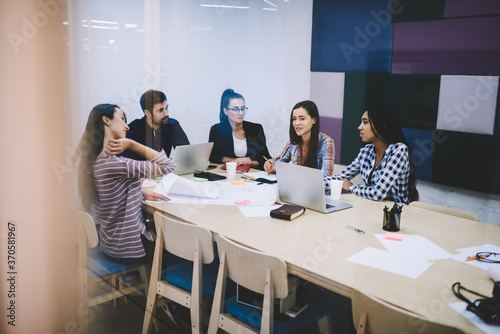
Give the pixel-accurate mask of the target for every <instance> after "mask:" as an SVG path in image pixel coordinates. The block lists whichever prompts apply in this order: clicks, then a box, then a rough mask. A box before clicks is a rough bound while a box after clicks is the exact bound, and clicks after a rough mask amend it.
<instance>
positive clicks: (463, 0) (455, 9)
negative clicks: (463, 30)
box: [444, 0, 500, 17]
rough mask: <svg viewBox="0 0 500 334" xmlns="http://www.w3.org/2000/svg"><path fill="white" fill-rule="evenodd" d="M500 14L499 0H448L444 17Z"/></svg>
mask: <svg viewBox="0 0 500 334" xmlns="http://www.w3.org/2000/svg"><path fill="white" fill-rule="evenodd" d="M495 14H500V1H498V0H474V1H471V0H448V1H446V5H445V7H444V17H461V16H479V15H495Z"/></svg>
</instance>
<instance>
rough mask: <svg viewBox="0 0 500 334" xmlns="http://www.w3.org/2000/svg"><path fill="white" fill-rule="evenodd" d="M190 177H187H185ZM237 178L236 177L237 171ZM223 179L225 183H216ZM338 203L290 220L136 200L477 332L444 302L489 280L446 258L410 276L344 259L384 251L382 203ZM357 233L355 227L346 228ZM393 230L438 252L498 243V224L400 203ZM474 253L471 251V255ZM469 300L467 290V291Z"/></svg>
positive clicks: (327, 279) (345, 291) (349, 287)
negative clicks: (457, 285)
mask: <svg viewBox="0 0 500 334" xmlns="http://www.w3.org/2000/svg"><path fill="white" fill-rule="evenodd" d="M187 177H188V178H190V177H191V178H192V175H191V176H187ZM237 178H239V176H237ZM219 182H226V181H219ZM340 200H341V201H344V202H348V203H351V204H352V205H353V206H352V207H351V208H349V209H345V210H341V211H337V212H333V213H329V214H323V213H319V212H316V211H312V210H306V212H305V213H304V214H303V215H302V216H300V217H298V218H296V219H294V220H292V221H287V220H281V219H275V218H271V217H255V218H247V217H245V215H243V214H242V212H241V211H240V210H239V209H238V206H237V205H211V204H202V203H199V204H178V203H156V202H144V210H146V211H148V212H149V213H154V212H155V211H159V212H161V213H164V214H166V215H168V216H171V217H172V218H175V219H178V220H181V221H185V222H189V223H192V224H196V225H199V226H203V227H205V228H207V229H209V230H210V231H212V233H214V234H221V235H224V236H226V237H228V238H230V239H232V240H234V241H236V242H238V243H240V244H243V245H245V246H248V247H250V248H253V249H256V250H259V251H262V252H265V253H268V254H271V255H274V256H277V257H279V258H281V259H282V260H284V261H285V262H286V264H287V266H288V271H289V273H291V274H293V275H296V276H298V277H301V278H303V279H305V280H307V281H310V282H313V283H315V284H318V285H320V286H322V287H324V288H327V289H329V290H331V291H334V292H336V293H338V294H341V295H343V296H346V297H349V298H350V297H351V293H352V291H353V290H354V289H356V290H361V291H363V292H365V293H368V294H370V295H372V296H375V297H377V298H379V299H381V300H384V301H386V302H388V303H390V304H392V305H395V306H398V307H400V308H402V309H404V310H408V311H410V312H413V313H417V314H420V315H422V316H424V317H426V318H427V319H430V320H434V321H439V322H441V323H444V324H448V325H451V326H454V327H457V328H460V329H461V330H463V331H464V332H466V333H482V331H481V330H480V329H479V328H478V327H476V326H475V325H474V324H472V322H470V321H469V320H467V319H466V318H465V317H463V316H462V315H460V314H459V313H458V312H456V311H455V310H453V309H452V308H451V307H450V306H449V305H448V304H449V303H453V302H459V301H460V300H459V299H458V298H457V297H455V296H454V294H453V292H452V289H451V286H452V284H453V283H454V282H457V281H458V282H461V283H462V285H463V286H465V287H467V288H469V289H471V290H474V291H476V292H478V293H481V294H483V295H486V296H491V295H492V290H493V281H492V280H491V279H490V278H489V276H488V273H487V272H486V271H485V270H482V269H479V268H476V267H474V266H471V265H469V264H466V263H461V262H459V261H455V260H452V259H442V260H434V261H432V262H433V265H431V266H430V267H429V268H428V269H427V270H426V271H425V272H423V273H422V274H421V275H420V276H418V277H417V278H416V279H413V278H408V277H406V276H403V275H397V274H394V273H391V272H387V271H383V270H380V269H375V268H372V267H369V266H365V265H362V264H358V263H354V262H351V261H348V260H347V259H348V258H349V257H351V256H352V255H354V254H356V253H358V252H360V251H362V250H363V249H365V248H366V247H372V248H376V249H380V250H384V247H383V246H382V244H381V243H380V242H379V241H378V240H377V238H376V237H375V235H376V234H385V233H386V231H384V230H383V229H382V221H383V209H384V207H385V206H388V207H390V206H392V204H393V203H390V202H387V201H381V202H377V201H371V200H367V199H364V198H361V197H358V196H356V195H354V194H351V193H346V194H342V195H341V198H340ZM347 225H350V226H354V227H355V228H358V229H361V230H363V231H365V233H364V234H360V233H356V232H354V231H352V230H350V229H347V228H346V226H347ZM397 233H398V234H401V235H403V238H404V235H411V234H416V235H420V236H424V237H426V238H427V239H429V240H430V241H431V242H433V243H435V244H437V245H439V246H440V247H441V248H443V249H444V250H446V251H448V252H450V253H452V254H457V253H458V252H457V249H460V248H466V247H474V246H480V245H483V244H492V245H497V246H498V245H500V244H499V243H500V228H498V227H497V226H493V225H488V224H484V223H479V222H476V221H471V220H468V219H463V218H458V217H454V216H450V215H446V214H442V213H438V212H434V211H429V210H425V209H422V208H417V207H412V206H404V207H403V210H402V213H401V229H400V231H399V232H397ZM471 255H474V254H471ZM468 297H470V298H471V299H474V296H468Z"/></svg>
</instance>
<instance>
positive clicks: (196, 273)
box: [142, 212, 218, 334]
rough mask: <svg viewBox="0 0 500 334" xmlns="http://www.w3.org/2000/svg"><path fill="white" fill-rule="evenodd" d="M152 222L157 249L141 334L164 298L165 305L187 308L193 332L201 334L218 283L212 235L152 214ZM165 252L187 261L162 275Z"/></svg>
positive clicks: (198, 227)
mask: <svg viewBox="0 0 500 334" xmlns="http://www.w3.org/2000/svg"><path fill="white" fill-rule="evenodd" d="M154 221H155V227H156V246H155V252H154V257H153V265H152V269H151V279H150V283H149V292H148V301H147V304H146V314H145V317H144V325H143V328H142V333H143V334H147V333H149V331H150V329H151V319H152V318H153V317H154V316H155V314H156V308H157V307H158V306H159V305H160V304H163V303H162V301H160V300H159V299H158V296H161V297H165V298H166V299H167V300H166V302H170V301H174V302H176V303H178V304H180V305H182V306H184V307H187V308H189V309H190V313H191V330H192V332H193V333H202V332H203V327H204V323H205V321H204V320H205V319H204V318H205V313H207V312H205V311H206V310H207V309H208V305H207V304H208V301H209V299H211V297H213V295H214V291H215V281H216V279H217V269H218V262H217V261H214V253H215V252H214V248H213V239H212V233H211V232H210V231H209V230H207V229H206V228H204V227H201V226H197V225H193V224H187V223H182V222H179V221H176V220H173V219H171V218H169V217H167V216H165V215H163V214H161V213H158V212H155V214H154ZM164 248H165V249H166V250H167V251H168V252H170V253H172V254H174V255H176V256H178V257H181V258H183V259H186V260H187V261H184V262H181V263H177V264H175V265H172V266H170V267H168V268H166V269H165V270H163V272H162V268H161V264H162V258H163V249H164ZM204 296H205V298H204ZM206 318H207V319H208V316H206Z"/></svg>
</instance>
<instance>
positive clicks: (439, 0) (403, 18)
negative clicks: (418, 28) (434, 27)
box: [392, 0, 445, 22]
mask: <svg viewBox="0 0 500 334" xmlns="http://www.w3.org/2000/svg"><path fill="white" fill-rule="evenodd" d="M444 7H445V0H418V1H414V0H395V1H394V10H393V15H392V22H408V21H424V20H439V19H442V18H443V17H444Z"/></svg>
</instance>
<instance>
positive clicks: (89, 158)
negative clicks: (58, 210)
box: [78, 104, 119, 211]
mask: <svg viewBox="0 0 500 334" xmlns="http://www.w3.org/2000/svg"><path fill="white" fill-rule="evenodd" d="M116 109H119V107H118V106H117V105H116V104H98V105H96V106H95V107H94V108H92V110H91V111H90V115H89V119H88V120H87V125H86V126H85V131H84V133H83V136H82V139H81V141H80V145H79V147H80V156H81V163H80V171H79V177H78V190H79V193H80V197H81V199H82V204H83V207H84V208H85V210H87V211H90V208H91V207H92V203H94V202H96V201H97V202H98V201H99V195H98V194H97V189H96V186H95V179H94V162H95V160H96V158H97V156H98V155H99V154H100V153H101V151H102V148H103V140H104V122H103V120H102V117H103V116H106V117H108V118H109V119H113V118H114V114H115V111H116Z"/></svg>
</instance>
